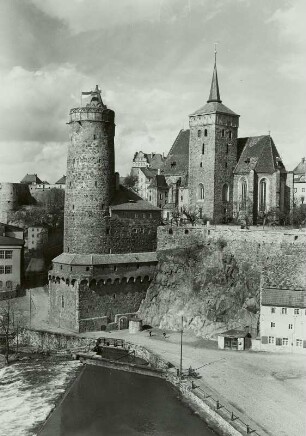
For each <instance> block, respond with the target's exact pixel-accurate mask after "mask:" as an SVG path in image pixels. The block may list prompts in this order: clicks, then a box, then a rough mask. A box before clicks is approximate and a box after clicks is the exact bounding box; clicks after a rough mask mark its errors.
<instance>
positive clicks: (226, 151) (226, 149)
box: [225, 144, 228, 154]
mask: <svg viewBox="0 0 306 436" xmlns="http://www.w3.org/2000/svg"><path fill="white" fill-rule="evenodd" d="M225 153H226V154H227V153H228V144H226V148H225Z"/></svg>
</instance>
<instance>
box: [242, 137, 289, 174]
mask: <svg viewBox="0 0 306 436" xmlns="http://www.w3.org/2000/svg"><path fill="white" fill-rule="evenodd" d="M239 153H241V154H240V157H239V160H238V163H237V165H236V167H235V169H234V173H235V174H247V173H249V172H250V171H251V170H255V171H256V172H257V173H268V174H273V173H274V172H275V171H276V170H280V171H281V172H285V171H286V169H285V167H284V165H283V163H282V161H281V159H280V157H279V153H278V151H277V149H276V147H275V144H274V142H273V139H272V138H271V137H270V136H269V135H265V136H250V137H248V138H239V139H238V155H239Z"/></svg>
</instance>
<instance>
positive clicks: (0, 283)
mask: <svg viewBox="0 0 306 436" xmlns="http://www.w3.org/2000/svg"><path fill="white" fill-rule="evenodd" d="M2 288H3V282H2V280H0V289H2Z"/></svg>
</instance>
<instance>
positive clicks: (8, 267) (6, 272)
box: [5, 265, 13, 274]
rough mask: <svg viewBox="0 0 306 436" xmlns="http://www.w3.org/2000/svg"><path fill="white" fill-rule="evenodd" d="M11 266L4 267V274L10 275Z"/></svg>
mask: <svg viewBox="0 0 306 436" xmlns="http://www.w3.org/2000/svg"><path fill="white" fill-rule="evenodd" d="M12 270H13V267H12V265H5V274H12Z"/></svg>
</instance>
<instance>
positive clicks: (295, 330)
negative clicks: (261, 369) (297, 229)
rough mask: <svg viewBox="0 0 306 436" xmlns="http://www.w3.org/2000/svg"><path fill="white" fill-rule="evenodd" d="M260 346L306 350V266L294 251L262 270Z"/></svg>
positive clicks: (267, 348)
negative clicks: (293, 253) (292, 253)
mask: <svg viewBox="0 0 306 436" xmlns="http://www.w3.org/2000/svg"><path fill="white" fill-rule="evenodd" d="M260 297H261V307H260V336H261V350H263V351H284V352H293V353H306V269H305V265H304V263H303V262H302V261H301V259H298V257H297V256H295V255H284V256H282V257H280V258H278V259H276V260H275V262H273V265H272V266H271V265H269V267H267V268H266V269H264V271H263V275H262V284H261V295H260Z"/></svg>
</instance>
